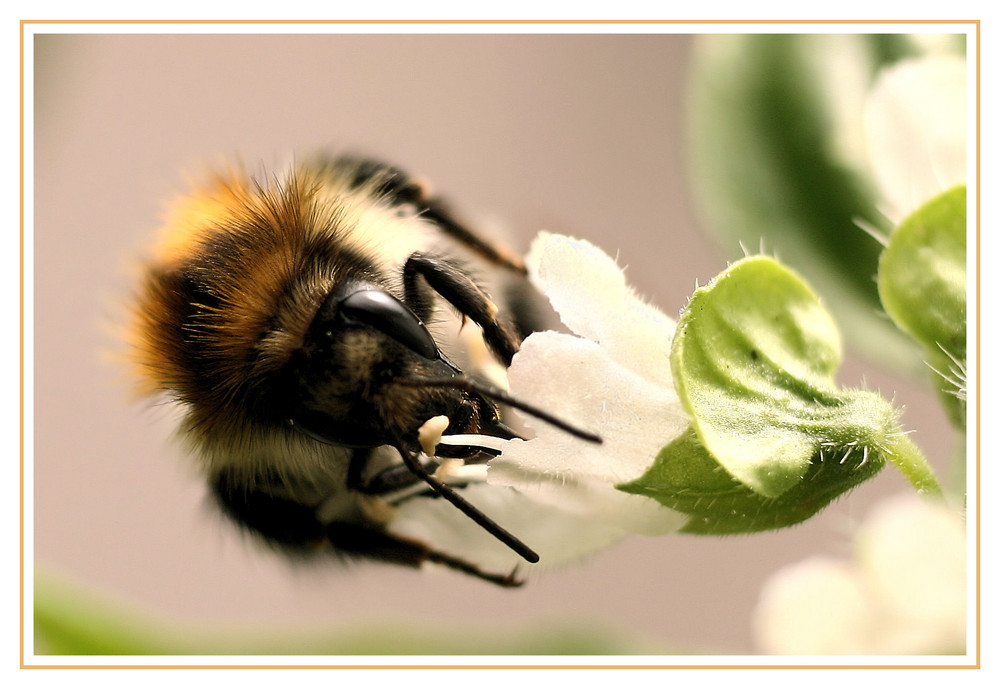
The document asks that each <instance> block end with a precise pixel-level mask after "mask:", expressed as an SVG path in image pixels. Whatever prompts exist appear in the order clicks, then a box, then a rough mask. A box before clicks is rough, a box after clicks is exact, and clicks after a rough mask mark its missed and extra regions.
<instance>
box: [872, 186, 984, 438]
mask: <svg viewBox="0 0 1000 689" xmlns="http://www.w3.org/2000/svg"><path fill="white" fill-rule="evenodd" d="M965 205H966V188H965V185H961V186H959V187H955V188H953V189H951V190H949V191H946V192H944V193H943V194H940V195H939V196H936V197H935V198H933V199H931V200H930V201H928V202H927V203H925V204H924V205H923V206H921V207H920V208H919V209H917V210H916V211H915V212H914V213H912V214H911V215H910V216H909V217H907V218H906V219H905V220H904V221H903V222H902V223H900V225H899V227H898V228H896V230H895V231H894V232H893V233H892V236H891V237H890V238H889V245H888V246H887V247H886V249H885V251H884V252H883V254H882V258H881V260H880V262H879V274H878V290H879V295H880V296H881V298H882V305H883V306H884V307H885V310H886V312H887V313H888V314H889V316H890V317H891V318H892V320H893V322H895V323H896V325H898V326H899V327H900V328H901V329H902V330H903V331H904V332H906V333H908V334H909V335H910V336H912V337H913V338H914V339H915V340H916V341H917V342H919V343H920V344H921V345H922V346H923V348H924V352H925V354H926V357H927V361H928V364H930V366H931V367H932V368H933V369H934V370H935V371H937V372H938V374H939V376H940V378H941V386H940V388H941V390H942V392H943V394H944V397H943V399H945V401H946V406H947V408H948V410H949V412H950V414H951V416H952V418H953V419H954V420H955V421H956V423H958V424H959V425H960V426H963V427H964V425H965V362H966V321H967V317H968V315H967V311H966V212H965Z"/></svg>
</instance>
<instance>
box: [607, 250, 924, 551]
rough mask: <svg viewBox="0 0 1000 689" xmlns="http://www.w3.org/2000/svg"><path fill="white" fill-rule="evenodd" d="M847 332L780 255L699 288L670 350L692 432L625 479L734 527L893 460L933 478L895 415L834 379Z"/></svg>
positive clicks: (803, 509)
mask: <svg viewBox="0 0 1000 689" xmlns="http://www.w3.org/2000/svg"><path fill="white" fill-rule="evenodd" d="M840 357H841V354H840V340H839V335H838V332H837V329H836V326H835V324H834V322H833V320H832V318H831V316H830V314H829V313H828V312H827V311H826V310H825V309H824V308H823V306H822V305H821V304H820V302H819V299H818V297H817V296H816V294H815V293H814V292H813V291H812V290H811V289H810V288H809V286H808V285H806V283H805V282H803V281H802V279H801V278H799V277H798V276H797V275H795V274H794V273H793V272H791V271H790V270H788V269H787V268H785V267H784V266H782V265H781V264H779V263H778V262H777V261H775V260H773V259H771V258H767V257H763V256H756V257H750V258H746V259H743V260H742V261H739V262H737V263H735V264H733V265H732V266H730V267H729V269H727V270H726V271H724V272H723V273H721V274H720V275H719V276H718V277H716V278H715V279H714V280H713V281H712V283H711V284H709V285H708V286H706V287H703V288H700V289H698V290H696V291H695V293H694V295H692V297H691V300H690V302H689V303H688V305H687V307H686V308H685V309H684V312H683V313H682V314H681V317H680V320H679V322H678V325H677V332H676V335H675V336H674V340H673V346H672V348H671V355H670V363H671V367H672V369H673V374H674V385H675V388H676V390H677V394H678V395H679V397H680V399H681V402H682V404H683V405H684V408H685V410H686V411H687V412H688V413H689V414H690V415H691V418H692V424H691V432H690V433H689V434H688V435H687V436H685V437H683V438H681V439H680V440H678V441H675V442H674V443H672V444H671V445H669V446H667V447H666V448H664V449H663V450H662V451H661V452H660V454H659V455H658V457H657V459H656V462H655V463H654V465H653V467H652V468H651V469H650V470H649V471H648V472H647V473H646V474H645V475H644V476H642V477H641V478H640V479H638V480H637V481H634V482H632V483H630V484H627V485H625V486H620V488H621V489H622V490H625V491H626V492H633V493H641V494H643V495H647V496H650V497H653V498H655V499H657V500H659V501H660V502H661V503H662V504H664V505H666V506H668V507H671V508H672V509H678V510H680V511H682V512H685V513H686V514H689V515H691V516H692V518H693V519H692V521H691V522H690V523H689V524H688V526H687V530H688V531H692V532H697V533H736V532H746V531H758V530H761V529H768V528H778V527H781V526H787V525H789V524H794V523H796V522H798V521H801V520H803V519H806V518H808V517H809V516H811V515H812V514H814V513H815V512H816V511H818V510H819V509H820V508H822V507H823V506H824V505H826V504H828V503H829V502H830V501H831V500H833V499H834V498H835V497H836V496H837V495H840V494H842V493H843V492H845V491H847V490H849V489H851V488H853V487H854V486H856V485H858V484H859V483H861V482H862V481H864V480H866V479H867V478H870V477H871V476H873V475H874V474H875V473H877V471H878V470H879V469H881V467H882V466H883V465H884V464H885V462H886V461H891V462H893V463H895V464H897V465H898V466H900V468H901V469H902V470H903V471H904V473H905V474H906V475H907V477H908V478H909V479H910V480H911V482H912V483H914V485H915V486H916V487H917V488H918V490H921V491H936V490H937V482H936V480H935V479H934V477H933V473H932V472H931V471H930V469H929V467H928V466H927V464H926V461H925V460H924V459H923V456H922V455H921V454H920V452H919V450H918V449H917V448H916V446H915V445H913V444H912V443H911V442H910V441H909V440H908V439H907V438H906V436H905V435H904V434H903V433H902V432H901V430H900V428H899V424H898V418H897V414H896V411H895V410H894V409H893V407H892V405H891V404H890V403H889V402H887V401H886V400H884V399H882V398H881V397H880V396H878V395H876V394H874V393H872V392H868V391H865V390H841V389H839V388H838V387H837V385H836V383H835V381H834V375H835V373H836V371H837V368H838V367H839V365H840Z"/></svg>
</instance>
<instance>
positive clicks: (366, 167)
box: [337, 156, 527, 275]
mask: <svg viewBox="0 0 1000 689" xmlns="http://www.w3.org/2000/svg"><path fill="white" fill-rule="evenodd" d="M337 163H338V164H340V165H343V166H345V167H347V168H349V169H351V170H353V175H352V177H351V185H352V186H355V187H358V186H361V185H362V184H370V183H374V184H375V191H376V193H378V194H380V195H382V196H383V197H384V198H386V199H388V200H390V201H391V202H393V203H394V204H396V205H398V206H403V205H409V206H412V207H414V208H415V209H416V210H417V212H418V213H419V215H420V216H421V217H422V218H424V219H426V220H430V221H432V222H434V223H435V224H436V225H437V226H438V227H440V228H441V231H443V232H444V233H445V234H447V235H449V236H451V237H452V238H453V239H455V240H457V241H459V242H461V243H462V244H464V245H465V246H466V247H468V248H469V249H471V250H472V251H474V252H476V253H477V254H479V255H480V256H482V257H483V258H485V259H486V260H488V261H490V262H491V263H495V264H497V265H499V266H503V267H504V268H506V269H508V270H513V271H515V272H517V273H521V274H525V275H526V274H527V270H526V269H525V267H524V261H523V260H522V259H521V257H520V256H518V255H517V254H515V253H514V252H512V251H509V250H507V249H506V248H504V247H503V246H500V245H499V244H495V243H493V242H491V241H488V240H486V239H484V238H483V237H480V236H479V235H478V234H476V233H475V232H473V231H472V230H471V229H469V227H468V226H467V225H465V224H464V223H462V222H460V221H459V220H458V219H456V217H455V214H454V213H453V212H452V211H451V209H450V208H449V207H448V204H447V203H446V202H445V201H444V200H443V199H440V198H438V197H435V196H431V195H430V194H429V192H428V189H427V186H426V185H425V184H423V183H422V182H421V181H420V180H419V179H418V178H415V177H413V176H412V175H408V174H406V173H405V172H403V171H402V170H400V169H399V168H397V167H394V166H392V165H388V164H386V163H383V162H381V161H377V160H371V159H366V158H356V157H351V156H344V157H341V158H340V159H338V161H337Z"/></svg>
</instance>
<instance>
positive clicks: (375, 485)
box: [347, 448, 438, 495]
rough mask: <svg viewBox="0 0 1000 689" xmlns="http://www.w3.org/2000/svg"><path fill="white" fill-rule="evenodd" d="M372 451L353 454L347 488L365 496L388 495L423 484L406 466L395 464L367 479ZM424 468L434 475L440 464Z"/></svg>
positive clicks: (427, 465)
mask: <svg viewBox="0 0 1000 689" xmlns="http://www.w3.org/2000/svg"><path fill="white" fill-rule="evenodd" d="M372 451H373V449H372V448H359V449H356V450H354V452H353V453H352V454H351V463H350V464H349V465H348V467H347V487H348V488H350V489H351V490H356V491H358V492H359V493H364V494H365V495H386V494H388V493H395V492H396V491H398V490H402V489H404V488H409V487H410V486H413V485H416V484H418V483H421V479H420V477H419V476H417V475H416V474H414V473H413V472H412V471H410V469H409V468H408V467H407V466H406V465H405V464H395V465H393V466H390V467H388V468H386V469H383V470H382V471H380V472H379V473H377V474H375V475H374V476H370V477H368V478H365V475H364V472H365V468H366V467H367V465H368V461H369V459H370V458H371V455H372ZM423 466H424V467H425V468H426V470H427V471H428V472H430V473H434V471H435V470H436V469H437V467H438V463H437V462H429V463H427V464H424V465H423Z"/></svg>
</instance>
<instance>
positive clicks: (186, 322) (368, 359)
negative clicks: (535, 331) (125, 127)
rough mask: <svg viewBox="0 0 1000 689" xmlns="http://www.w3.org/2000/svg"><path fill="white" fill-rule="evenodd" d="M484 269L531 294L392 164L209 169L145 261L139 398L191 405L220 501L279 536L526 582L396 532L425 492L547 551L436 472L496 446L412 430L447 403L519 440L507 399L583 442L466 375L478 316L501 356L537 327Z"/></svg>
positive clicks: (193, 435) (137, 347)
mask: <svg viewBox="0 0 1000 689" xmlns="http://www.w3.org/2000/svg"><path fill="white" fill-rule="evenodd" d="M474 271H483V272H486V273H487V274H492V275H494V276H498V279H497V280H495V281H494V282H495V284H496V285H498V286H499V287H498V289H503V290H504V291H505V292H515V293H522V294H523V293H525V290H526V289H528V287H527V281H526V279H525V274H526V271H525V268H524V264H523V262H522V261H521V259H520V258H519V257H517V256H516V255H514V254H512V253H510V252H509V251H507V250H505V249H503V248H502V247H500V246H499V245H498V244H495V243H493V242H491V241H487V240H485V239H483V238H482V237H480V236H479V235H478V234H477V233H475V232H473V231H472V230H471V229H469V227H468V226H467V225H466V224H464V223H462V222H460V221H459V219H458V218H457V217H456V216H455V215H454V214H453V212H452V211H451V210H450V209H449V207H448V206H447V205H446V203H445V202H444V201H442V200H441V199H440V198H438V197H436V196H434V195H432V194H431V193H429V191H428V190H427V187H426V185H424V184H423V183H421V182H420V181H418V180H417V179H415V178H414V177H411V176H410V175H407V174H406V173H404V172H402V171H401V170H399V169H397V168H396V167H393V166H391V165H387V164H384V163H381V162H377V161H372V160H368V159H365V158H356V157H338V158H321V159H317V160H313V161H310V162H306V163H300V164H296V165H294V166H293V167H292V169H291V171H290V172H289V173H288V174H287V176H286V177H285V178H283V179H277V178H273V177H260V178H253V177H251V176H250V175H248V174H247V173H246V172H245V171H243V170H241V169H235V168H234V169H229V170H227V171H225V172H221V173H217V174H215V175H214V176H213V177H212V178H211V179H210V181H209V182H208V183H207V184H205V185H203V186H201V187H200V188H199V189H197V190H196V191H194V192H193V193H191V194H190V195H189V196H187V197H186V198H184V199H183V200H182V201H180V202H179V203H178V204H177V205H176V207H175V208H174V211H173V214H172V216H171V218H170V220H169V221H168V223H167V227H166V228H165V233H164V237H163V239H162V241H161V243H160V245H159V246H158V248H157V249H156V251H155V254H154V258H153V260H151V261H149V262H148V264H147V265H146V266H145V269H144V279H143V281H142V284H141V287H140V290H139V293H138V295H137V299H136V302H135V308H134V310H133V313H134V319H133V325H134V327H133V335H132V345H133V347H132V350H133V352H134V360H135V362H136V364H137V367H138V370H139V377H140V380H141V381H142V392H143V393H145V394H149V395H163V394H166V395H167V396H168V397H169V398H172V399H173V400H174V401H175V402H176V403H177V404H178V405H180V408H181V409H182V411H183V416H182V421H181V428H180V434H181V436H182V437H183V438H184V439H185V440H186V441H187V443H188V445H189V446H190V448H191V450H192V452H193V453H194V454H195V455H197V456H198V457H199V458H200V464H199V465H200V467H202V469H203V471H204V473H205V475H206V477H207V480H208V482H209V485H210V488H211V491H212V492H213V494H214V496H215V498H216V500H217V502H218V504H219V506H220V507H221V508H222V511H223V512H224V513H225V514H227V515H228V516H229V517H231V518H232V519H233V520H235V522H237V523H238V524H241V525H242V526H243V527H245V528H246V529H247V530H249V531H251V532H252V533H254V534H256V535H258V536H260V537H262V538H263V539H264V540H266V541H267V542H270V543H271V544H274V545H276V546H279V547H280V548H281V549H283V550H285V551H287V552H289V553H299V554H303V555H305V554H309V553H316V552H319V551H324V550H330V551H333V552H335V553H338V554H341V555H343V556H346V557H349V558H350V557H362V558H372V559H375V560H380V561H383V562H388V563H394V564H398V565H405V566H411V567H419V566H420V565H422V564H423V563H425V562H434V563H439V564H442V565H445V566H447V567H451V568H453V569H456V570H459V571H461V572H464V573H467V574H470V575H473V576H475V577H479V578H481V579H484V580H486V581H490V582H493V583H496V584H500V585H502V586H516V585H519V584H520V583H521V581H520V579H519V578H518V577H517V576H516V573H515V572H510V573H496V572H487V571H482V570H481V569H480V568H479V567H478V566H477V565H476V564H475V563H473V562H468V561H465V560H463V559H462V558H461V557H458V556H456V555H454V554H449V553H444V552H439V551H437V550H435V549H434V548H432V547H431V546H429V545H427V544H425V543H423V542H420V541H417V540H415V539H412V538H407V537H403V536H401V535H398V534H394V533H392V531H391V528H390V522H391V517H390V515H391V507H392V506H393V505H394V504H396V503H397V502H398V501H399V500H403V499H406V496H408V495H413V494H414V493H420V492H421V491H423V492H432V493H434V494H436V495H438V496H440V497H442V498H444V499H446V500H448V501H449V502H451V503H452V504H453V505H455V507H456V508H458V509H459V510H461V511H462V512H464V513H465V514H466V515H468V517H470V518H471V519H474V520H475V521H476V522H477V523H478V524H480V525H481V526H482V527H483V528H484V529H486V530H487V531H489V533H491V534H492V535H493V536H495V537H496V538H498V539H499V540H500V541H502V542H503V543H505V544H506V545H507V546H509V547H510V548H511V549H513V550H514V551H515V552H517V553H518V554H519V555H520V556H521V557H522V558H524V559H525V560H526V561H528V562H535V561H537V560H538V556H537V554H536V553H535V552H534V551H533V550H531V548H529V547H528V546H527V545H525V544H524V543H523V542H522V541H521V540H520V539H518V538H517V537H515V536H514V535H512V534H510V533H508V532H507V531H506V530H504V529H503V528H502V527H501V526H500V525H499V524H497V523H496V522H494V521H493V520H492V519H490V518H489V517H488V516H487V515H485V514H483V513H482V512H481V511H479V510H478V509H477V508H476V507H475V506H474V505H472V504H470V503H469V502H468V501H467V500H466V499H465V498H463V497H462V495H461V493H460V492H457V491H456V490H455V489H454V487H453V486H452V485H450V483H449V482H448V481H447V479H446V478H442V477H441V476H439V474H440V472H438V471H437V469H438V467H439V464H440V463H442V462H443V461H444V460H446V459H447V460H450V461H452V462H454V461H455V460H460V461H462V462H465V463H467V464H470V465H476V464H481V463H484V462H486V461H487V460H489V459H490V458H491V457H492V456H493V454H491V452H490V451H487V450H484V449H482V448H478V447H471V446H447V445H440V446H437V447H438V449H437V450H434V449H433V448H426V447H425V446H426V443H424V445H423V446H422V445H421V437H420V429H421V427H423V426H424V424H425V423H426V422H427V421H428V420H430V419H434V418H439V417H446V419H447V423H448V432H449V433H456V434H463V435H464V434H472V435H477V434H478V435H488V436H494V437H499V438H514V437H517V434H516V433H515V432H514V431H513V430H512V429H511V428H510V427H508V425H506V424H505V423H504V422H503V420H502V419H501V412H500V409H501V407H507V406H514V407H518V408H521V409H523V410H524V411H526V412H527V413H529V414H533V415H535V416H538V417H540V418H542V419H545V420H547V421H549V422H551V423H555V424H557V425H560V426H562V427H563V428H565V429H566V430H567V431H568V432H572V433H576V434H578V435H582V436H584V437H588V436H587V434H586V433H584V432H582V431H578V430H576V429H574V428H572V427H571V426H568V425H567V424H564V423H562V422H561V421H560V420H558V419H553V418H551V417H550V416H548V415H547V414H546V413H545V412H544V411H543V410H540V409H535V408H533V407H531V406H530V405H527V404H524V403H522V402H519V401H517V400H514V399H511V398H510V397H509V395H507V394H506V393H505V392H503V390H502V389H501V388H500V387H499V386H496V385H493V384H490V383H489V382H486V381H484V380H481V379H479V378H477V377H476V376H475V375H473V374H472V372H470V373H466V372H465V370H463V368H462V366H466V367H467V366H469V365H470V362H469V361H464V360H461V361H460V355H462V354H463V353H464V352H463V351H462V350H461V348H460V347H458V346H457V343H456V337H455V334H456V333H457V332H458V330H459V329H460V327H459V326H462V325H465V323H466V322H467V321H471V322H472V323H474V324H475V325H476V326H478V330H477V332H479V333H481V339H482V342H485V344H486V347H487V348H488V350H489V352H491V353H492V356H493V357H494V358H495V360H496V361H497V362H499V363H500V364H501V365H504V366H507V365H509V364H510V362H511V358H512V357H513V356H514V354H515V353H516V352H517V350H518V347H519V344H520V341H521V337H522V335H523V334H524V332H525V331H526V330H528V329H530V325H529V324H528V319H529V317H530V310H529V309H520V310H518V309H514V310H512V311H511V312H509V313H508V312H503V313H501V310H500V308H499V307H498V305H497V302H496V301H494V299H492V298H491V297H490V296H488V293H487V291H486V289H485V288H484V286H483V282H482V281H481V280H480V279H478V278H475V277H473V275H474V274H475V272H474ZM514 302H515V303H517V302H518V300H516V299H515V300H514ZM449 314H452V316H451V320H450V321H449V318H448V316H449ZM516 323H520V325H516ZM434 331H436V332H438V335H437V336H436V337H435V335H433V334H432V332H434ZM456 361H459V363H456ZM460 364H461V365H460ZM386 507H388V508H389V509H388V510H387V509H385V508H386Z"/></svg>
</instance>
